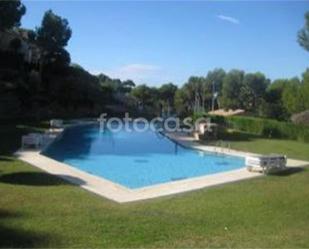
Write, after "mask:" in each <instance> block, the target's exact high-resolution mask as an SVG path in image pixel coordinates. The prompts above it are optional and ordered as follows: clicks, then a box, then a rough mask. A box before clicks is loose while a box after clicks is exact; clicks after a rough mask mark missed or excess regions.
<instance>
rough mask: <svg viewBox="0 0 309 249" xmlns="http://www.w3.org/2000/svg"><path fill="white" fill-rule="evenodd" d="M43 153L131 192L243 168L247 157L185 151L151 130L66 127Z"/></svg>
mask: <svg viewBox="0 0 309 249" xmlns="http://www.w3.org/2000/svg"><path fill="white" fill-rule="evenodd" d="M42 154H44V155H46V156H48V157H50V158H53V159H55V160H57V161H60V162H63V163H66V164H68V165H71V166H73V167H75V168H77V169H80V170H83V171H85V172H88V173H90V174H93V175H96V176H99V177H103V178H105V179H108V180H110V181H112V182H115V183H118V184H120V185H123V186H125V187H127V188H130V189H138V188H143V187H148V186H153V185H157V184H162V183H168V182H172V181H179V180H183V179H188V178H193V177H199V176H205V175H210V174H215V173H220V172H225V171H231V170H235V169H239V168H242V167H244V164H245V162H244V158H242V157H236V156H226V155H221V154H215V153H206V152H201V151H197V150H193V149H189V148H185V147H183V146H181V145H179V144H177V143H175V142H173V141H171V140H170V139H168V138H167V137H165V136H164V135H162V134H161V133H158V132H154V131H151V130H148V131H145V132H134V131H133V132H127V131H125V130H121V131H119V132H112V131H109V130H105V131H104V132H103V133H101V132H99V126H98V125H83V126H75V127H70V128H67V129H66V130H65V131H64V132H63V134H62V136H61V137H59V139H57V140H56V141H54V142H53V143H52V144H51V145H50V146H49V147H48V148H46V149H45V150H44V151H43V152H42Z"/></svg>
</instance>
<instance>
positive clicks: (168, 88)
mask: <svg viewBox="0 0 309 249" xmlns="http://www.w3.org/2000/svg"><path fill="white" fill-rule="evenodd" d="M158 91H159V98H160V100H161V101H162V105H163V107H165V106H166V107H167V111H168V112H169V111H170V109H171V107H172V106H173V105H174V97H175V93H176V91H177V86H176V85H174V84H173V83H168V84H163V85H162V86H161V87H160V88H159V89H158Z"/></svg>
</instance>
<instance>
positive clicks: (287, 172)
mask: <svg viewBox="0 0 309 249" xmlns="http://www.w3.org/2000/svg"><path fill="white" fill-rule="evenodd" d="M303 171H304V168H301V167H288V168H287V169H286V170H284V171H281V172H277V173H272V174H271V175H274V176H290V175H294V174H297V173H300V172H303Z"/></svg>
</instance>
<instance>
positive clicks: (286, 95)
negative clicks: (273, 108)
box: [282, 78, 305, 115]
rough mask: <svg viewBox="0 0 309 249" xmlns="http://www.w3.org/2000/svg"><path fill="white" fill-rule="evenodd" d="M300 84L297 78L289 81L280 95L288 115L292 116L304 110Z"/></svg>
mask: <svg viewBox="0 0 309 249" xmlns="http://www.w3.org/2000/svg"><path fill="white" fill-rule="evenodd" d="M301 90H302V89H301V83H300V81H299V79H298V78H293V79H291V80H289V82H288V84H287V85H286V87H285V88H284V90H283V93H282V102H283V105H284V107H285V108H286V110H287V111H288V113H289V114H290V115H291V114H294V113H299V112H301V111H304V110H305V107H304V100H303V99H302V97H303V95H302V92H301Z"/></svg>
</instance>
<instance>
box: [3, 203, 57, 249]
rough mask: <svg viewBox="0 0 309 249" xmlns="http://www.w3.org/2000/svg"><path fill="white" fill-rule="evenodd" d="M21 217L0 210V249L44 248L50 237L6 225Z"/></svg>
mask: <svg viewBox="0 0 309 249" xmlns="http://www.w3.org/2000/svg"><path fill="white" fill-rule="evenodd" d="M21 217H22V215H21V214H18V213H13V212H10V211H7V210H1V209H0V248H33V247H44V245H46V242H47V241H48V240H49V239H50V237H51V235H49V234H42V233H37V232H34V231H29V230H23V229H20V228H16V227H13V226H12V227H9V226H8V225H7V223H8V221H9V220H10V219H18V218H21ZM5 224H6V225H5ZM53 237H54V236H53ZM53 239H55V238H53Z"/></svg>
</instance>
